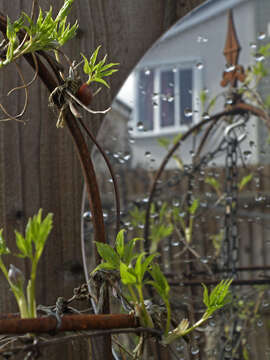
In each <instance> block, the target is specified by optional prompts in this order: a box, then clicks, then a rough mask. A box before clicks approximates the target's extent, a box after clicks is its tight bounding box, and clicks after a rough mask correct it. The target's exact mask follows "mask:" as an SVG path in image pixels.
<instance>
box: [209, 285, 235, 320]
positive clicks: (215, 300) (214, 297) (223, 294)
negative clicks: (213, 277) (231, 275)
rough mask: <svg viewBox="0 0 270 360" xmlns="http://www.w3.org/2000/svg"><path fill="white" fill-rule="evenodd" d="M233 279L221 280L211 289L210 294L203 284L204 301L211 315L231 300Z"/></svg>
mask: <svg viewBox="0 0 270 360" xmlns="http://www.w3.org/2000/svg"><path fill="white" fill-rule="evenodd" d="M232 281H233V280H232V279H227V280H221V282H220V283H219V284H218V285H217V286H216V287H215V288H214V289H213V290H212V291H211V293H210V295H209V294H208V290H207V287H206V286H205V285H204V284H203V288H204V294H203V301H204V304H205V306H206V307H207V310H206V311H207V313H208V314H209V315H211V314H212V313H213V312H214V311H216V310H218V309H220V308H222V307H223V306H224V305H226V304H228V303H229V302H230V301H231V295H230V291H229V287H230V285H231V283H232Z"/></svg>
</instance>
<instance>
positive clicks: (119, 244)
mask: <svg viewBox="0 0 270 360" xmlns="http://www.w3.org/2000/svg"><path fill="white" fill-rule="evenodd" d="M124 234H125V230H124V229H122V230H120V231H119V232H118V234H117V236H116V241H115V248H116V251H117V253H118V255H119V256H120V258H122V257H123V255H124V251H125V243H124Z"/></svg>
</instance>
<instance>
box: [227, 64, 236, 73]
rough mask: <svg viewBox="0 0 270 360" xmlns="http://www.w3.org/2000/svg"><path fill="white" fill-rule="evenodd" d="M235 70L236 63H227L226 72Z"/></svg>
mask: <svg viewBox="0 0 270 360" xmlns="http://www.w3.org/2000/svg"><path fill="white" fill-rule="evenodd" d="M234 70H235V65H229V64H227V65H226V67H225V72H231V71H234Z"/></svg>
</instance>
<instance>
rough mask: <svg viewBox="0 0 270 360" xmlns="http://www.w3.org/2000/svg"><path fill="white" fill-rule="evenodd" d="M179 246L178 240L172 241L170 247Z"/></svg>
mask: <svg viewBox="0 0 270 360" xmlns="http://www.w3.org/2000/svg"><path fill="white" fill-rule="evenodd" d="M179 244H180V242H179V241H178V240H173V241H172V246H178V245H179Z"/></svg>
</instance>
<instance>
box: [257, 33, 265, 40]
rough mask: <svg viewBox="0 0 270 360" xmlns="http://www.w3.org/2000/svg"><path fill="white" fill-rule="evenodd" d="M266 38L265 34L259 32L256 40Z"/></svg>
mask: <svg viewBox="0 0 270 360" xmlns="http://www.w3.org/2000/svg"><path fill="white" fill-rule="evenodd" d="M265 38H266V33H265V32H260V33H259V35H258V37H257V39H258V40H264V39H265Z"/></svg>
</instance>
